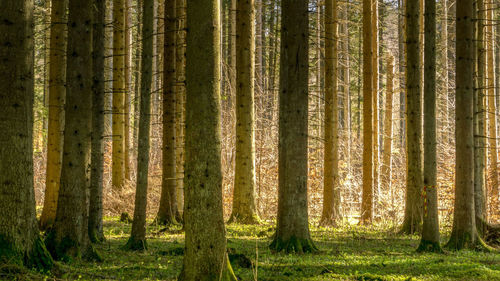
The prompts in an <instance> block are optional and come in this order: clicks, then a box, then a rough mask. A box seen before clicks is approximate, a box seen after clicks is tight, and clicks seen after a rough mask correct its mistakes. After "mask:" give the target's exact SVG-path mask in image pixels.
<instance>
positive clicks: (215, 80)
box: [179, 0, 236, 281]
mask: <svg viewBox="0 0 500 281" xmlns="http://www.w3.org/2000/svg"><path fill="white" fill-rule="evenodd" d="M219 10H220V7H219V1H215V0H199V1H197V3H196V5H189V3H188V5H187V12H186V16H187V17H186V18H187V22H186V27H187V29H188V30H189V32H187V36H186V46H187V47H186V162H185V169H186V170H185V172H186V177H185V178H184V186H185V204H186V205H185V208H184V220H185V223H184V227H185V230H186V235H185V237H186V238H185V240H186V242H185V247H184V262H183V267H182V271H181V274H180V276H179V280H193V281H194V280H236V276H235V275H234V273H233V270H232V268H231V264H230V263H229V258H228V256H227V252H226V237H225V227H224V217H223V207H222V167H221V156H220V152H221V131H220V84H221V77H220V74H221V72H220V21H219Z"/></svg>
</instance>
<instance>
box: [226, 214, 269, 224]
mask: <svg viewBox="0 0 500 281" xmlns="http://www.w3.org/2000/svg"><path fill="white" fill-rule="evenodd" d="M227 223H239V224H254V225H255V224H260V223H261V221H260V218H259V216H257V215H256V214H239V213H232V214H231V217H230V218H229V220H228V221H227Z"/></svg>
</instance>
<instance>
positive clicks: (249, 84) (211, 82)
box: [0, 0, 499, 280]
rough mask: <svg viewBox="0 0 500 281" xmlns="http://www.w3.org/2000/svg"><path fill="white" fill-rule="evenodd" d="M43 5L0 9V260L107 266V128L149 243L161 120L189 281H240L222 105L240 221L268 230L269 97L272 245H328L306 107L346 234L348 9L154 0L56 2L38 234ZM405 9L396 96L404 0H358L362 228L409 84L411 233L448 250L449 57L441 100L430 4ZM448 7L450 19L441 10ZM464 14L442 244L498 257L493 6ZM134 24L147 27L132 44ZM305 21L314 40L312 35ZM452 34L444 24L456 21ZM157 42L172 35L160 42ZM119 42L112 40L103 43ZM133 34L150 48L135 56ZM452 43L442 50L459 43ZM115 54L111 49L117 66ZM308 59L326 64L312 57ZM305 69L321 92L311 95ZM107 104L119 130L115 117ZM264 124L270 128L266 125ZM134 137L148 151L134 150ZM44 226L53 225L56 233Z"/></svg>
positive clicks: (167, 204)
mask: <svg viewBox="0 0 500 281" xmlns="http://www.w3.org/2000/svg"><path fill="white" fill-rule="evenodd" d="M45 3H48V1H47V2H45ZM349 3H350V2H349ZM349 3H348V4H349ZM34 4H35V1H34V0H23V1H20V0H0V7H1V8H0V61H2V65H1V66H0V104H1V105H2V108H4V110H3V111H2V112H1V113H0V129H2V131H3V132H4V134H3V135H2V136H1V137H0V143H1V145H0V159H2V160H1V163H0V165H1V169H0V203H1V204H0V205H1V206H2V207H0V208H1V209H2V210H4V211H5V214H6V215H5V216H2V217H1V218H0V262H1V263H9V262H14V263H17V264H22V265H25V266H28V267H36V268H39V269H50V268H51V267H52V266H53V259H55V260H62V261H69V260H71V259H74V258H85V259H89V260H100V259H101V258H100V256H99V254H98V253H97V252H96V251H95V249H94V247H93V243H99V242H102V241H104V240H105V237H104V233H103V221H102V220H103V189H104V163H105V159H104V154H105V137H106V136H107V135H106V134H107V133H106V130H107V128H106V127H107V126H109V125H110V124H111V126H110V127H111V132H110V133H111V139H112V152H111V154H112V161H111V163H112V168H111V179H112V186H113V189H114V190H116V191H117V192H119V191H120V190H121V189H123V188H124V187H125V186H126V185H127V183H128V182H129V181H132V180H134V177H133V175H132V166H133V165H132V164H131V162H132V161H131V160H132V159H136V160H137V162H136V167H137V175H136V176H135V187H136V192H135V204H134V215H133V223H132V231H131V236H130V239H129V240H128V242H127V244H126V245H125V248H127V249H131V250H144V249H146V248H147V241H146V226H147V225H146V219H147V205H148V188H149V176H150V163H151V159H150V158H151V151H152V145H151V142H152V137H151V133H152V132H151V131H153V133H154V129H153V130H152V129H151V128H154V127H152V126H155V125H154V124H152V123H154V121H153V120H152V119H154V117H155V116H156V115H161V117H162V118H161V124H162V131H161V132H162V138H161V152H162V153H161V154H162V167H161V170H162V181H161V198H160V201H159V204H158V205H159V206H158V213H157V215H156V218H155V223H156V224H161V225H164V226H166V227H171V226H173V225H177V224H179V223H182V224H183V227H184V230H185V249H184V264H183V268H182V271H181V273H180V277H179V278H180V279H181V280H221V279H222V280H236V277H235V275H234V273H233V271H232V268H231V264H230V262H229V259H228V255H227V249H226V238H225V221H224V205H223V183H224V179H223V154H222V150H223V143H222V142H223V140H222V138H223V137H224V134H223V132H222V126H221V123H223V122H222V121H223V120H221V116H223V112H224V110H225V109H224V106H227V105H229V107H230V110H234V112H235V124H233V127H234V130H235V144H234V147H235V148H234V150H235V156H234V158H235V160H234V162H235V168H234V171H235V172H234V192H233V200H232V213H231V215H230V218H229V223H233V222H234V223H242V224H258V223H260V221H261V218H260V217H259V215H260V214H259V207H258V202H257V197H260V196H258V195H257V193H258V192H260V188H259V190H257V189H258V187H257V186H258V185H257V179H256V178H257V174H258V173H257V168H256V141H257V133H256V127H258V126H260V127H262V126H263V125H262V124H257V123H258V121H257V118H256V114H257V113H256V111H258V109H256V108H257V103H259V104H260V105H263V104H266V108H268V109H269V108H271V109H273V108H277V112H278V113H277V114H274V113H273V112H272V111H271V112H264V113H262V112H261V113H260V114H261V115H265V116H266V118H268V119H269V120H274V119H276V123H277V126H278V128H277V131H276V135H277V145H276V146H277V151H278V159H277V167H278V169H277V173H278V190H277V193H278V201H277V220H276V229H275V234H274V236H273V241H272V243H271V244H270V248H271V249H272V250H273V251H276V252H280V251H285V252H293V253H304V252H315V251H317V250H318V248H317V247H316V246H315V244H314V241H313V240H312V238H311V235H310V233H309V224H310V223H309V201H308V181H309V180H310V178H311V173H310V170H309V169H310V167H309V166H310V163H309V162H308V161H309V159H310V158H311V154H313V153H314V152H311V149H310V146H309V144H310V142H312V140H311V136H310V132H311V128H313V126H312V124H313V122H312V121H311V120H312V118H311V113H315V112H313V110H311V108H312V106H317V108H320V107H322V108H324V109H323V110H319V109H318V110H317V115H318V116H319V117H318V118H317V121H319V122H317V123H316V124H319V129H317V131H318V132H319V135H320V137H321V138H323V141H324V150H323V155H322V157H319V158H322V164H321V169H322V172H323V188H324V189H323V202H322V207H323V208H322V213H321V218H320V222H319V223H320V225H322V226H337V225H339V224H340V223H342V221H343V219H344V218H343V217H342V208H344V207H345V204H343V203H344V202H343V201H342V194H341V188H340V181H341V180H343V178H342V175H341V173H340V159H341V157H344V158H347V159H350V157H351V156H350V155H351V151H352V150H354V149H353V148H352V147H351V143H350V141H347V142H346V143H347V145H346V149H345V150H344V149H343V148H342V147H341V145H340V143H341V142H340V140H341V138H344V137H345V138H346V139H348V140H349V138H350V137H351V136H350V135H351V133H352V125H351V123H352V122H351V121H352V120H351V119H354V118H351V114H352V113H353V112H352V110H351V105H352V100H351V98H350V96H349V92H350V87H351V84H352V83H351V82H352V81H351V80H352V79H351V78H350V71H351V70H350V60H349V58H350V49H349V42H350V41H349V38H350V33H349V32H350V28H349V23H350V21H351V19H350V17H349V9H348V8H349V5H345V6H343V5H342V4H341V3H340V1H337V0H326V1H325V2H324V5H319V4H318V5H317V6H315V7H314V8H313V9H312V10H313V11H314V12H316V14H313V13H311V3H309V1H307V0H281V1H280V2H278V1H271V0H259V1H253V0H250V1H248V0H232V1H223V3H219V1H216V0H197V1H194V0H187V1H186V0H165V1H154V0H143V1H136V2H135V6H134V7H135V12H136V13H137V19H133V18H132V15H133V13H132V12H131V11H132V8H131V7H132V6H133V5H134V3H133V1H130V0H113V1H112V3H111V1H104V0H93V1H87V0H71V1H68V0H52V1H50V4H47V7H48V8H50V9H49V10H50V17H49V18H50V22H51V24H50V25H49V27H50V28H49V31H47V33H50V43H45V44H47V45H48V46H50V47H49V48H48V51H47V53H48V56H47V58H48V60H50V67H49V70H48V71H47V76H48V135H47V140H48V141H47V147H48V148H47V171H46V192H45V200H44V206H43V211H42V214H41V217H40V221H39V225H38V226H39V227H38V226H37V223H36V212H35V196H34V188H33V187H34V182H33V178H34V177H33V170H34V168H33V140H34V134H33V123H34V97H35V87H34V86H35V84H36V83H35V81H34V80H35V78H36V75H35V69H34V65H35V63H34V60H35V52H34V49H35V32H34V24H33V22H34V15H33V13H34ZM109 4H112V5H109ZM221 4H223V5H221ZM400 4H401V3H399V5H398V8H397V9H399V10H400V11H399V12H401V14H403V15H404V17H405V19H404V26H400V30H399V32H400V34H398V37H399V41H400V42H401V43H402V44H401V45H398V46H397V48H398V49H399V52H400V54H399V57H398V64H399V65H398V67H399V71H398V72H400V73H399V74H401V72H403V73H404V75H405V76H404V79H403V78H402V77H401V78H400V79H399V80H401V81H400V82H399V88H396V89H395V81H394V80H396V76H397V73H394V70H395V62H396V60H395V57H394V56H393V54H390V52H388V51H386V50H384V47H383V42H382V41H383V40H381V35H380V34H381V32H380V30H383V22H382V23H381V22H380V19H383V18H384V17H383V16H381V15H384V13H387V10H390V11H393V10H394V9H395V7H394V6H393V5H392V4H391V5H384V3H383V2H380V3H379V1H377V0H363V1H362V9H361V13H360V14H359V16H360V18H359V19H358V20H359V21H360V23H361V25H360V26H362V28H361V29H360V30H359V34H358V37H359V38H358V42H359V46H358V51H359V53H360V55H359V56H358V59H359V61H358V62H357V66H358V69H359V71H360V72H359V73H358V77H357V78H358V81H357V85H356V86H357V90H358V100H357V110H358V117H357V118H358V119H357V123H358V124H357V126H358V130H359V132H358V137H361V130H362V140H363V146H362V147H361V149H363V151H362V162H361V166H362V167H361V169H360V170H361V171H362V182H361V184H362V189H361V190H362V196H361V197H362V199H361V206H360V212H359V223H360V224H363V225H370V224H372V223H373V222H374V219H375V217H376V213H377V211H378V210H377V209H380V205H381V204H382V202H381V201H382V200H381V199H380V198H381V197H382V194H383V193H384V192H386V191H384V190H387V189H388V186H389V189H390V185H391V183H392V176H391V166H392V165H393V163H392V162H393V160H392V159H391V157H392V154H393V153H392V151H393V147H395V146H396V142H395V141H394V139H395V135H396V134H395V133H394V131H395V130H394V129H393V123H394V120H393V113H392V112H393V100H396V101H398V99H397V98H396V99H395V98H394V97H395V96H396V95H397V93H398V92H397V91H398V90H399V93H400V94H401V96H400V98H399V102H400V103H401V104H403V102H404V104H405V107H404V111H405V115H404V118H402V119H404V120H403V121H404V122H405V124H404V126H399V129H400V130H404V132H399V133H400V135H401V141H400V142H401V144H398V145H399V146H401V147H402V146H403V145H404V146H405V152H406V162H407V163H406V178H405V180H406V201H405V204H404V206H405V210H404V220H403V222H402V225H401V228H400V229H401V233H405V234H413V233H420V234H421V243H420V246H419V248H418V250H419V251H435V252H441V251H442V249H441V245H440V229H439V214H438V209H439V208H438V207H439V206H440V202H439V201H438V197H439V196H438V176H439V173H438V168H437V167H438V158H439V157H438V156H439V155H438V139H440V138H441V140H442V139H443V137H442V136H439V131H438V127H439V126H442V124H441V122H442V123H445V122H447V119H451V117H449V116H451V115H452V114H451V112H450V111H451V109H450V108H448V98H449V94H448V85H447V83H448V79H449V77H448V62H447V59H445V64H446V67H445V71H444V72H445V76H446V77H445V78H444V81H445V86H444V88H445V89H446V90H444V91H443V92H444V93H445V94H444V97H440V96H439V93H440V91H438V85H437V84H438V78H437V77H438V75H437V74H438V73H439V72H438V54H437V45H438V40H437V33H438V32H437V26H438V24H437V18H436V14H437V12H436V10H437V6H436V2H435V1H433V0H425V1H424V0H406V1H405V3H404V7H402V6H401V5H400ZM442 4H443V5H445V9H444V10H447V9H446V5H447V4H446V1H444V2H443V3H442ZM111 6H112V7H111ZM455 6H456V21H455V22H456V56H455V57H456V61H455V62H454V65H455V69H454V70H455V71H454V73H455V75H456V79H455V89H454V96H455V120H454V122H453V123H454V124H455V125H456V134H455V139H454V141H455V143H456V163H455V172H454V176H455V198H454V213H453V214H454V215H453V228H452V233H451V237H450V239H449V242H448V243H447V245H446V247H447V248H449V249H453V250H455V249H463V248H473V249H478V248H481V249H490V248H489V246H487V243H488V242H489V241H488V239H489V238H490V237H491V235H492V234H496V233H497V232H498V231H499V229H498V228H497V227H495V226H493V225H491V224H490V223H489V220H488V218H487V214H488V207H490V208H491V205H494V204H498V168H497V148H496V142H497V140H496V132H497V125H496V102H497V101H496V98H495V97H496V96H497V93H496V87H497V86H496V85H497V84H496V81H495V79H496V77H495V76H496V73H497V72H495V71H496V70H495V46H494V44H495V42H496V41H495V39H494V31H495V29H494V27H493V24H492V22H493V20H494V10H495V7H494V6H493V4H491V3H486V2H484V1H481V0H479V1H477V2H474V1H473V0H457V1H456V2H455ZM389 8H391V9H389ZM397 9H396V10H397ZM403 11H404V13H403ZM109 18H112V21H111V22H112V27H111V28H109V27H108V24H107V23H108V19H109ZM398 18H399V16H398ZM278 19H279V20H278ZM132 22H136V24H137V27H136V32H135V34H134V33H133V32H132V30H133V29H132V26H133V24H132ZM222 22H226V23H230V24H221V23H222ZM445 22H446V19H445ZM311 23H313V24H314V23H315V24H316V27H317V29H316V30H311ZM440 27H441V28H444V29H446V30H447V24H446V23H445V24H443V25H440ZM351 29H352V28H351ZM277 30H279V32H277ZM160 31H161V33H162V35H161V37H160V36H159V34H156V35H157V36H155V32H160ZM446 32H447V31H446ZM107 33H108V34H107ZM111 34H112V42H107V41H106V38H108V37H109V36H108V35H111ZM224 35H226V36H224ZM313 35H316V38H314V36H313ZM403 35H404V36H403ZM134 36H135V37H136V39H137V42H136V44H139V45H140V48H135V49H134V48H132V47H131V45H132V37H134ZM341 37H342V39H341ZM403 37H404V40H401V39H402V38H403ZM382 38H383V36H382ZM108 39H109V38H108ZM311 40H314V41H315V42H316V43H315V44H317V46H316V49H314V47H312V46H314V45H312V44H311ZM443 40H447V38H444V39H443ZM345 42H347V44H345ZM266 44H268V45H269V46H270V48H266V47H265V45H266ZM322 44H324V45H322ZM277 45H279V48H278V47H276V46H277ZM444 45H445V46H446V48H445V49H446V51H445V52H447V48H448V47H447V46H448V44H447V43H445V44H444ZM221 46H222V47H221ZM224 46H225V47H224ZM386 47H387V46H386ZM107 49H112V56H108V55H107ZM134 52H135V53H134ZM314 52H315V56H316V58H317V65H316V66H315V65H312V64H311V61H310V57H311V54H313V53H314ZM445 56H446V57H447V54H445ZM108 57H111V59H110V60H107V58H108ZM132 57H134V58H135V59H134V62H133V61H132ZM361 60H362V61H361ZM133 64H135V67H132V65H133ZM133 69H135V70H137V71H136V73H135V74H133V71H132V70H133ZM228 69H229V70H228ZM361 70H362V71H361ZM401 70H404V71H401ZM314 71H315V72H316V73H314ZM311 73H314V74H315V76H316V77H315V83H316V86H317V88H318V90H317V93H320V94H319V95H318V98H317V99H316V98H315V97H314V95H313V93H314V91H313V90H312V89H311V88H312V87H311V80H312V79H311V77H312V76H313V75H311ZM383 74H384V75H386V79H385V81H384V79H383ZM155 76H156V77H155ZM110 77H111V79H110ZM158 77H161V78H158ZM278 77H279V79H278ZM134 78H135V80H134ZM133 81H134V82H133ZM106 84H111V85H106ZM132 84H134V86H135V87H134V90H132ZM107 88H109V89H110V90H111V93H112V95H111V96H112V98H111V100H109V99H107V96H108V95H106V89H107ZM274 88H277V90H275V89H274ZM266 89H271V90H269V91H266ZM321 89H324V92H323V94H324V96H322V95H321V91H322V90H321ZM382 89H384V91H383V92H384V95H381V94H380V93H381V92H382ZM452 92H453V91H452ZM132 93H134V94H135V98H134V100H135V101H134V103H136V104H138V106H137V107H136V108H134V110H133V111H134V114H133V115H136V116H138V119H135V116H134V118H132V116H131V112H130V111H131V108H132V107H131V105H132V102H131V96H132ZM256 93H259V94H258V95H257V94H256ZM265 93H267V94H265ZM312 97H313V98H312ZM440 98H444V99H445V100H446V106H445V107H444V108H445V111H446V113H445V118H443V120H440V118H439V117H438V115H439V114H440V113H439V110H438V101H439V99H440ZM313 99H314V101H312V100H313ZM158 100H161V106H159V104H160V103H159V102H158ZM228 100H230V101H231V102H228ZM361 100H362V104H361ZM383 100H385V104H384V102H383ZM110 101H111V102H110ZM401 101H403V102H401ZM384 105H385V106H384ZM109 108H110V109H111V115H112V119H111V123H110V122H109V120H108V119H107V115H106V112H107V109H109ZM382 108H384V110H383V111H382V110H381V109H382ZM361 112H362V114H361ZM322 113H323V114H324V116H321V114H322ZM382 113H383V114H382ZM155 114H156V115H155ZM152 117H153V118H152ZM132 120H134V122H133V123H134V124H131V121H132ZM259 122H264V121H262V120H259ZM440 124H441V125H440ZM133 126H136V127H137V132H136V128H133V130H132V127H133ZM266 130H267V131H271V130H272V128H265V129H264V130H262V131H266ZM323 130H324V132H323ZM343 132H345V133H343ZM131 133H132V136H130V134H131ZM260 134H262V132H260ZM486 137H487V138H486ZM486 139H487V140H486ZM131 140H133V141H131ZM132 142H134V143H137V152H136V154H137V155H136V157H134V156H133V153H132V151H131V150H133V149H134V146H133V145H131V143H132ZM486 142H488V143H489V145H488V146H486ZM422 144H423V145H422ZM485 147H487V149H486V148H485ZM487 153H489V155H487ZM346 162H349V161H346ZM348 165H350V164H348ZM347 176H350V175H349V174H348V175H347ZM347 176H346V178H347ZM487 176H488V177H489V178H490V180H488V179H487ZM488 191H489V192H491V194H488ZM490 198H491V202H490V206H489V205H488V199H490ZM490 213H491V212H490ZM39 229H41V230H42V231H45V233H44V240H43V239H42V236H41V235H40V232H39Z"/></svg>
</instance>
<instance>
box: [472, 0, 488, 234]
mask: <svg viewBox="0 0 500 281" xmlns="http://www.w3.org/2000/svg"><path fill="white" fill-rule="evenodd" d="M477 19H478V20H477V31H476V32H477V33H476V53H477V58H476V59H477V62H476V66H477V78H476V89H477V91H476V103H475V104H474V106H475V112H474V113H475V114H474V135H475V137H474V140H475V146H474V211H475V217H476V226H477V230H478V232H479V234H480V235H484V234H485V233H486V229H485V225H484V224H481V223H480V222H481V220H483V221H486V201H487V200H486V189H485V187H486V178H485V176H486V175H485V168H486V167H485V164H486V138H485V136H486V128H485V127H486V126H485V124H486V113H485V111H486V96H485V93H486V89H485V86H486V83H485V78H486V76H485V75H486V50H485V44H484V31H485V28H486V26H485V19H486V10H485V7H484V1H483V0H478V1H477Z"/></svg>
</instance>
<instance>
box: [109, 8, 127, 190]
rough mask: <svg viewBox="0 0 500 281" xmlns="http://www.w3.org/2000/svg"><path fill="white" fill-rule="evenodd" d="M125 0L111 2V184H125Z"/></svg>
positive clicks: (118, 185) (121, 185)
mask: <svg viewBox="0 0 500 281" xmlns="http://www.w3.org/2000/svg"><path fill="white" fill-rule="evenodd" d="M125 53H126V50H125V0H113V110H112V111H113V153H112V154H113V157H112V158H113V164H112V184H113V187H114V188H122V187H123V185H124V184H125V132H124V130H125V113H126V112H125V95H126V94H127V91H126V85H125Z"/></svg>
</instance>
